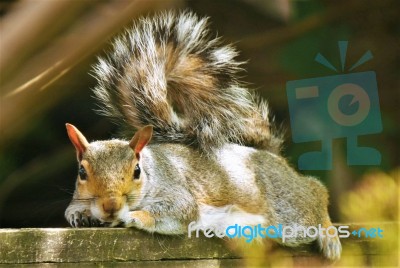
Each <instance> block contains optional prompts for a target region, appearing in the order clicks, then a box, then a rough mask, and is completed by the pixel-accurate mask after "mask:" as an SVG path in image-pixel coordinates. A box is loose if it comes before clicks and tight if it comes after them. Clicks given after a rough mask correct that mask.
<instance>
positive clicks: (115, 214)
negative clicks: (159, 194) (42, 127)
mask: <svg viewBox="0 0 400 268" xmlns="http://www.w3.org/2000/svg"><path fill="white" fill-rule="evenodd" d="M66 127H67V132H68V136H69V139H70V140H71V142H72V144H73V145H74V146H75V149H76V155H77V159H78V165H79V166H78V170H79V171H78V178H77V182H76V191H75V195H74V199H75V200H81V201H82V202H85V201H87V202H90V210H91V214H92V216H94V217H95V218H97V219H99V220H100V221H102V222H111V223H116V222H117V221H118V219H120V217H121V216H122V215H123V214H124V213H126V212H128V211H129V206H133V205H134V204H135V203H136V202H137V201H138V198H139V196H140V193H141V189H142V186H143V181H144V180H145V177H146V175H145V173H144V172H142V170H141V163H140V155H141V152H142V150H143V148H144V147H145V146H146V145H147V144H148V142H149V141H150V139H151V137H152V133H153V127H152V126H146V127H143V128H142V129H140V130H138V131H137V132H136V133H135V135H134V137H133V138H132V140H131V141H130V142H127V141H123V140H116V139H114V140H107V141H95V142H91V143H89V142H88V141H87V140H86V138H85V136H84V135H83V134H82V133H81V132H80V131H79V130H78V129H77V128H76V127H74V126H73V125H71V124H66Z"/></svg>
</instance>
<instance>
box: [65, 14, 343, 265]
mask: <svg viewBox="0 0 400 268" xmlns="http://www.w3.org/2000/svg"><path fill="white" fill-rule="evenodd" d="M207 26H208V22H207V19H205V18H198V17H197V16H196V15H194V14H193V13H191V12H188V11H186V12H182V13H178V14H177V13H173V12H167V13H161V14H158V15H155V16H153V17H144V18H142V19H140V20H139V21H138V22H136V23H135V24H134V25H133V26H132V28H130V29H129V30H127V31H126V32H124V33H123V34H122V35H120V36H119V37H117V38H116V39H115V41H114V43H113V50H112V52H110V53H109V55H108V57H107V58H99V60H98V63H97V65H96V66H95V67H94V73H95V76H96V78H97V80H98V85H97V86H96V87H95V88H94V93H95V95H96V97H97V99H98V100H99V101H100V106H101V107H102V112H103V113H104V114H106V115H107V116H110V117H111V118H113V119H114V121H116V122H118V123H120V124H121V125H123V126H125V128H126V130H127V131H129V132H130V133H131V134H133V133H135V134H134V135H133V138H132V139H130V140H124V139H112V140H105V141H94V142H90V143H89V142H88V141H87V139H86V137H85V136H84V135H83V134H82V133H81V132H80V131H79V130H78V129H77V128H76V127H75V126H73V125H71V124H66V128H67V133H68V136H69V139H70V141H71V142H72V144H73V145H74V147H75V150H76V155H77V160H78V177H77V181H76V188H75V192H74V194H73V198H72V201H71V203H70V204H69V206H68V208H67V209H66V211H65V217H66V219H67V221H68V222H69V223H70V225H71V226H72V227H90V226H99V225H102V224H107V226H111V227H113V226H120V225H122V226H125V227H135V228H138V229H142V230H145V231H148V232H151V233H153V232H156V233H161V234H170V235H173V234H184V233H187V232H188V225H189V224H191V223H192V222H195V227H196V228H200V229H203V230H204V229H205V228H208V227H215V226H218V227H219V228H225V229H226V228H227V227H228V226H230V225H233V224H240V225H249V226H257V225H259V224H261V225H263V226H267V225H270V226H272V225H274V226H275V225H279V224H281V225H283V226H295V225H300V226H306V227H308V226H322V227H323V228H328V227H329V226H331V225H332V223H331V221H330V218H329V215H328V210H327V206H328V193H327V190H326V188H325V187H324V186H323V185H322V184H321V183H320V182H319V181H318V180H317V179H315V178H313V177H307V176H303V175H300V174H298V173H297V172H296V171H295V170H294V169H293V168H292V167H290V165H289V164H288V163H287V162H286V160H285V159H284V158H283V157H282V156H280V154H279V147H280V143H281V138H280V137H279V135H276V133H274V131H273V130H272V129H273V127H272V124H271V122H270V121H269V119H268V107H267V104H266V102H264V101H260V100H259V99H258V98H257V97H255V95H254V94H251V93H249V91H248V90H247V89H245V88H244V87H243V86H242V85H241V83H240V82H239V80H238V78H237V72H238V71H239V70H240V67H239V66H240V64H241V62H237V61H235V59H234V58H235V57H236V56H237V54H238V53H237V52H236V50H235V49H234V48H233V47H232V46H230V45H222V42H221V40H220V38H212V37H211V34H210V31H209V29H208V28H207ZM150 140H151V141H152V142H151V143H150ZM225 229H223V230H225ZM315 240H316V241H317V242H318V244H319V246H320V249H321V250H322V252H323V255H324V256H325V257H326V258H327V259H330V260H337V259H339V258H340V254H341V244H340V241H339V238H338V234H337V232H336V234H334V235H327V234H321V233H318V235H316V236H314V237H313V238H312V237H305V235H304V236H302V235H298V236H294V237H291V238H289V239H287V240H286V241H278V242H281V243H283V244H285V245H288V246H297V245H300V244H304V243H309V242H311V241H315Z"/></svg>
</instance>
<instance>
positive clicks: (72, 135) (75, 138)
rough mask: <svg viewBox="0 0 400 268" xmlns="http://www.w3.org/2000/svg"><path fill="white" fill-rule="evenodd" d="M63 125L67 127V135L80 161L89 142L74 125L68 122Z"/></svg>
mask: <svg viewBox="0 0 400 268" xmlns="http://www.w3.org/2000/svg"><path fill="white" fill-rule="evenodd" d="M65 126H66V127H67V132H68V137H69V139H70V140H71V142H72V144H73V145H74V146H75V149H76V155H77V157H78V160H79V161H80V160H82V155H83V153H84V152H85V151H86V148H87V147H88V145H89V143H88V141H87V140H86V138H85V136H83V134H82V133H81V132H80V131H79V130H78V129H77V128H76V127H74V126H73V125H71V124H68V123H67V124H65Z"/></svg>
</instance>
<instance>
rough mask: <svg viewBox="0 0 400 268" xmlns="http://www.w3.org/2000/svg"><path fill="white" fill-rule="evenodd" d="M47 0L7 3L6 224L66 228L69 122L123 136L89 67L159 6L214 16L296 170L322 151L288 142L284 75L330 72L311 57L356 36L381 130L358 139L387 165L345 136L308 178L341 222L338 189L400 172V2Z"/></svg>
mask: <svg viewBox="0 0 400 268" xmlns="http://www.w3.org/2000/svg"><path fill="white" fill-rule="evenodd" d="M50 2H53V1H30V2H29V1H2V2H0V16H1V17H0V19H1V23H2V27H1V32H0V44H1V47H0V53H1V55H0V56H1V58H0V59H1V61H0V79H1V80H0V89H1V95H0V96H1V106H0V119H1V121H0V165H1V166H0V227H2V228H7V227H12V228H19V227H62V226H67V223H66V221H65V220H64V216H63V215H64V211H65V209H66V207H67V205H68V203H69V201H70V199H71V195H72V192H73V190H74V184H75V179H76V174H77V169H76V160H75V152H74V148H73V146H72V145H71V144H70V142H69V140H68V137H67V134H66V130H65V123H66V122H69V123H72V124H74V125H76V126H77V127H79V129H80V130H81V131H82V132H83V133H84V134H85V136H86V137H88V139H90V140H100V139H109V138H111V137H116V135H117V133H118V129H117V127H116V126H114V125H113V124H112V123H111V122H109V120H108V119H107V118H104V117H101V116H99V115H97V114H96V112H95V111H94V110H95V109H96V103H95V100H94V99H93V98H92V93H91V90H90V89H91V88H93V87H94V86H95V83H96V82H95V79H94V78H93V77H92V76H91V75H90V74H89V73H90V70H91V65H92V64H93V63H94V62H95V61H96V56H97V55H103V54H104V52H103V51H104V50H107V49H109V45H108V44H109V43H108V41H109V40H110V38H112V36H113V35H114V34H116V33H118V32H119V31H121V30H122V29H123V28H124V26H127V25H129V23H130V22H131V21H132V19H133V18H134V17H137V16H140V15H141V14H146V13H148V12H154V10H156V9H157V10H159V9H166V8H171V9H185V8H189V9H191V10H193V11H194V12H195V13H197V14H199V15H205V16H209V17H210V22H211V27H212V29H213V31H214V32H215V33H218V35H219V36H222V37H223V40H225V41H226V42H228V43H234V44H235V46H236V47H237V48H238V50H239V51H240V52H241V54H240V56H239V59H240V60H247V61H248V63H247V64H246V65H245V69H246V71H245V72H243V80H244V81H246V82H248V83H249V87H250V88H252V89H254V90H256V91H257V92H259V93H260V94H261V95H262V96H263V97H264V98H266V99H267V100H268V102H269V104H270V108H271V111H272V113H273V114H274V115H275V120H276V122H277V124H278V125H281V126H282V127H283V129H285V130H286V135H285V148H284V151H283V155H285V156H286V157H287V158H288V160H289V162H290V163H291V164H292V165H293V166H294V167H297V158H298V156H299V155H300V154H301V153H303V152H307V151H310V150H311V149H314V150H318V148H319V146H320V143H319V142H313V143H307V144H293V143H292V141H291V132H290V125H289V124H290V117H289V112H288V103H287V96H286V91H285V87H286V82H288V81H291V80H296V79H303V78H309V77H322V76H327V75H332V74H334V72H332V71H331V70H329V69H327V68H325V67H324V66H322V65H320V64H318V63H317V62H315V61H314V58H315V55H316V54H317V53H318V52H320V53H322V54H323V55H324V56H325V57H327V58H328V59H330V60H331V62H332V63H333V64H334V65H335V66H339V51H338V47H337V42H338V41H340V40H348V41H349V48H348V51H347V62H348V63H349V64H350V63H355V62H356V61H357V60H358V59H359V58H360V57H361V56H362V55H363V54H364V53H365V52H366V51H368V50H371V52H372V54H373V55H374V58H373V59H372V60H371V61H369V62H367V63H365V64H363V65H362V66H360V67H358V68H357V69H356V70H355V72H361V71H368V70H373V71H375V72H376V74H377V81H378V89H379V98H380V108H381V114H382V121H383V132H382V133H378V134H374V135H367V136H365V137H361V138H360V143H361V144H365V145H368V146H371V147H374V148H376V149H378V150H379V151H380V152H381V154H382V163H381V165H380V166H356V167H348V166H347V165H346V159H345V154H344V152H345V149H346V148H345V140H344V139H338V140H335V141H334V168H333V169H332V170H329V171H302V173H304V174H310V175H315V176H318V177H319V178H320V179H321V180H322V181H323V182H324V183H325V184H326V185H327V186H328V188H329V190H330V192H331V204H332V205H331V207H330V209H331V213H332V215H333V220H334V221H340V220H341V218H340V213H339V212H338V205H337V204H338V202H339V199H340V196H341V194H342V193H344V192H346V191H350V190H351V189H352V188H353V187H354V185H356V184H357V182H358V181H359V180H360V179H361V178H362V177H363V176H364V175H365V174H367V173H368V172H371V170H372V171H373V170H381V171H384V172H390V171H392V170H394V169H395V168H397V167H399V164H400V152H399V148H400V138H399V136H400V127H399V123H400V104H399V103H400V19H399V14H400V1H396V0H382V1H363V0H349V1H344V0H323V1H289V0H276V1H258V0H248V1H245V0H243V1H239V0H235V1H231V0H222V1H213V0H204V1H149V2H147V3H146V4H144V3H145V1H137V2H131V1H121V0H109V1H54V2H58V3H57V4H55V3H52V4H51V3H50ZM149 3H150V4H149ZM21 18H24V19H21ZM36 18H37V19H36ZM27 25H28V26H29V27H27ZM127 138H130V137H127Z"/></svg>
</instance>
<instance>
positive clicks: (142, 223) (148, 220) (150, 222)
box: [123, 210, 155, 231]
mask: <svg viewBox="0 0 400 268" xmlns="http://www.w3.org/2000/svg"><path fill="white" fill-rule="evenodd" d="M123 224H124V226H125V227H136V228H138V229H145V230H148V231H152V230H154V228H155V219H154V217H153V216H152V215H151V214H150V212H148V211H144V210H138V211H131V212H129V213H127V215H126V216H125V217H124V219H123Z"/></svg>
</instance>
